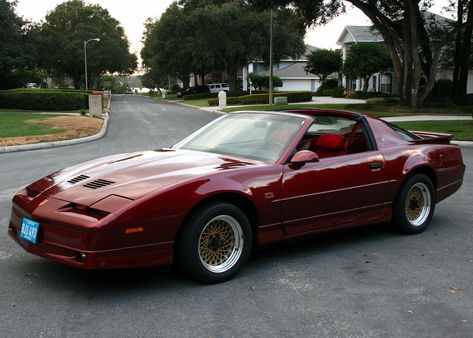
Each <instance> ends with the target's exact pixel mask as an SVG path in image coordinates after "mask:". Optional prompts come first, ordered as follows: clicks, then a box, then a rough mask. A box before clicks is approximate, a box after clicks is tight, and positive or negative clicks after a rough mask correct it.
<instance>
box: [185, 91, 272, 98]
mask: <svg viewBox="0 0 473 338" xmlns="http://www.w3.org/2000/svg"><path fill="white" fill-rule="evenodd" d="M267 92H268V91H267V90H266V91H264V90H254V91H253V92H252V94H264V93H267ZM248 94H250V92H249V91H237V92H227V98H229V97H237V96H238V97H239V96H244V95H248ZM217 97H218V93H199V94H189V95H184V96H183V97H182V98H183V99H184V100H195V99H207V98H209V99H214V98H217Z"/></svg>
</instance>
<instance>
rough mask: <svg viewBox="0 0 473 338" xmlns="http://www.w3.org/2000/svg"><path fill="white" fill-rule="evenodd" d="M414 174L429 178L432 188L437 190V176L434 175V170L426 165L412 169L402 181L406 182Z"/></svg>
mask: <svg viewBox="0 0 473 338" xmlns="http://www.w3.org/2000/svg"><path fill="white" fill-rule="evenodd" d="M415 174H424V175H425V176H427V177H428V178H430V180H431V181H432V184H433V185H434V188H435V189H437V174H436V173H435V171H434V169H432V168H431V167H429V166H426V165H423V166H420V167H417V168H414V169H413V170H411V171H409V173H408V174H407V175H406V177H405V178H404V181H406V180H407V179H408V178H409V177H411V176H412V175H415Z"/></svg>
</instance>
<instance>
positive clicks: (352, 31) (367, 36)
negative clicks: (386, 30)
mask: <svg viewBox="0 0 473 338" xmlns="http://www.w3.org/2000/svg"><path fill="white" fill-rule="evenodd" d="M347 35H348V40H349V42H354V43H359V42H380V41H383V37H382V36H381V34H380V33H379V32H378V30H377V29H376V28H374V26H345V28H344V29H343V31H342V34H340V37H339V38H338V40H337V45H343V43H344V42H345V37H346V36H347Z"/></svg>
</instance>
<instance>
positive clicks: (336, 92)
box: [332, 87, 345, 97]
mask: <svg viewBox="0 0 473 338" xmlns="http://www.w3.org/2000/svg"><path fill="white" fill-rule="evenodd" d="M344 95H345V88H343V87H336V88H333V92H332V96H333V97H343V96H344Z"/></svg>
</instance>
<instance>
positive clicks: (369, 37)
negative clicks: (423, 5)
mask: <svg viewBox="0 0 473 338" xmlns="http://www.w3.org/2000/svg"><path fill="white" fill-rule="evenodd" d="M421 14H422V16H423V18H424V20H425V21H426V24H429V25H431V26H432V25H435V26H437V27H440V28H445V27H448V25H451V24H452V23H453V22H454V21H453V20H451V19H449V18H446V17H444V16H441V15H438V14H435V13H432V12H430V11H422V12H421ZM347 35H348V36H347ZM382 41H384V39H383V36H382V35H381V33H380V32H379V31H378V30H377V29H376V28H375V27H374V25H371V26H345V28H344V29H343V31H342V33H341V34H340V37H339V38H338V40H337V45H343V44H344V43H359V42H382Z"/></svg>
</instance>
